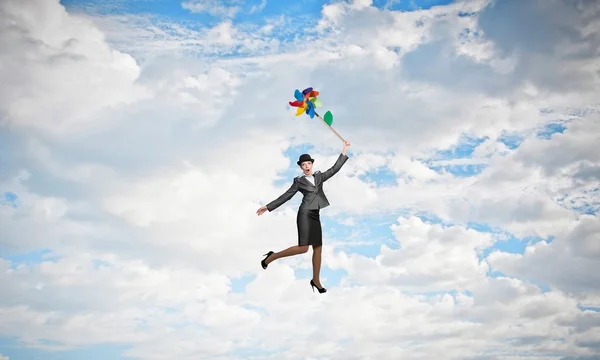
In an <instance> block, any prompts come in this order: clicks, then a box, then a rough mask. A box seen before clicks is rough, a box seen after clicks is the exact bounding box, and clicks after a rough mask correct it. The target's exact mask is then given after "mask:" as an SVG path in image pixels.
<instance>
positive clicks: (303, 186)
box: [267, 154, 348, 211]
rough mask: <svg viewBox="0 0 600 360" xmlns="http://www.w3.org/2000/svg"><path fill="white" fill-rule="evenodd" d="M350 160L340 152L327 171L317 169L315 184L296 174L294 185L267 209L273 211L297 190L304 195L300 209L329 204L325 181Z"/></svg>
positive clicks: (268, 205)
mask: <svg viewBox="0 0 600 360" xmlns="http://www.w3.org/2000/svg"><path fill="white" fill-rule="evenodd" d="M346 160H348V156H347V155H344V154H340V156H339V157H338V159H337V161H336V162H335V164H334V165H333V166H332V167H331V168H329V169H327V171H325V172H323V173H322V172H320V171H316V172H314V173H313V176H314V180H315V184H314V185H313V184H311V182H310V181H308V180H307V179H305V178H304V176H296V177H295V178H294V182H293V183H292V186H290V188H289V189H288V190H287V191H286V192H284V193H283V194H282V195H281V196H279V197H278V198H277V199H275V200H273V201H271V202H270V203H268V204H267V209H268V210H269V211H273V210H275V209H277V208H278V207H280V206H281V205H283V204H284V203H285V202H286V201H288V200H290V199H291V198H292V197H294V195H295V194H296V192H298V191H300V192H301V193H302V195H303V196H304V197H303V198H302V203H301V204H300V207H299V209H300V210H317V209H322V208H325V207H327V206H329V201H328V200H327V197H326V196H325V193H324V192H323V183H324V182H325V181H327V180H328V179H329V178H331V177H332V176H333V175H335V174H337V172H338V171H340V169H341V168H342V166H343V165H344V163H345V162H346Z"/></svg>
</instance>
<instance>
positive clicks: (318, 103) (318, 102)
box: [308, 97, 323, 108]
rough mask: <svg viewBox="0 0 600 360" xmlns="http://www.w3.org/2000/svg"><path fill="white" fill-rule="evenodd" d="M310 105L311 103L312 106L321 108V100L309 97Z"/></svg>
mask: <svg viewBox="0 0 600 360" xmlns="http://www.w3.org/2000/svg"><path fill="white" fill-rule="evenodd" d="M308 100H309V101H310V102H311V103H313V105H314V106H315V107H316V108H318V107H321V106H323V103H322V102H321V100H319V98H317V97H311V98H310V99H308Z"/></svg>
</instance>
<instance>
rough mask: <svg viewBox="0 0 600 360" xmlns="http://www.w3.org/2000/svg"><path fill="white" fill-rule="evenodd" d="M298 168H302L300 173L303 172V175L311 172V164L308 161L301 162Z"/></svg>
mask: <svg viewBox="0 0 600 360" xmlns="http://www.w3.org/2000/svg"><path fill="white" fill-rule="evenodd" d="M300 167H301V168H302V171H304V172H305V173H308V172H310V171H311V170H312V162H310V161H304V162H301V163H300Z"/></svg>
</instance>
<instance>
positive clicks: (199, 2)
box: [181, 0, 241, 17]
mask: <svg viewBox="0 0 600 360" xmlns="http://www.w3.org/2000/svg"><path fill="white" fill-rule="evenodd" d="M227 3H232V5H230V6H228V5H224V4H223V1H216V0H189V1H184V2H182V3H181V6H182V7H183V8H184V9H187V10H189V11H191V12H193V13H204V12H207V13H209V14H211V15H214V16H225V17H233V16H235V15H236V14H237V13H238V12H240V11H241V8H240V7H239V6H235V5H233V4H236V3H240V1H236V0H233V1H227Z"/></svg>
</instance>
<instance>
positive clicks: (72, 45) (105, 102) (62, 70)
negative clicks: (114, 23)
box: [0, 1, 147, 132]
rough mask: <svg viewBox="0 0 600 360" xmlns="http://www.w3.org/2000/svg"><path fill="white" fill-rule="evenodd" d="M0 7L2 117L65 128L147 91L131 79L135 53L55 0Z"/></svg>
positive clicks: (49, 128) (135, 73) (50, 128)
mask: <svg viewBox="0 0 600 360" xmlns="http://www.w3.org/2000/svg"><path fill="white" fill-rule="evenodd" d="M0 12H1V14H2V17H1V18H0V27H1V28H2V34H3V36H2V38H1V40H0V41H1V42H2V43H1V46H2V48H3V49H7V50H8V51H3V52H2V55H0V56H1V57H0V61H1V62H2V63H3V66H2V68H1V70H0V74H1V76H2V79H3V84H4V85H3V86H2V90H1V91H2V92H1V93H0V101H1V102H0V107H1V109H2V114H3V118H4V121H5V122H6V121H8V122H11V123H18V124H20V125H24V126H32V127H42V128H43V129H44V130H47V131H55V132H58V131H60V132H71V131H73V130H72V128H73V127H78V128H79V127H81V126H87V123H88V122H89V121H93V120H99V121H108V122H110V118H107V117H103V116H102V115H101V114H100V113H101V111H102V110H103V109H104V108H106V107H112V106H119V105H121V104H129V103H131V102H133V101H135V100H137V99H140V98H143V97H145V96H146V95H147V94H146V91H145V89H144V88H143V87H141V86H139V85H137V84H136V83H135V81H136V79H137V78H138V76H139V72H140V69H139V67H138V66H137V64H136V62H135V60H134V59H133V58H132V57H131V56H129V55H127V54H124V53H121V52H119V51H116V50H114V49H112V48H110V47H109V46H108V45H107V44H106V42H105V39H104V35H103V34H102V33H101V32H100V31H98V29H96V28H95V27H93V26H91V24H90V23H89V22H87V21H85V20H84V19H81V18H78V17H75V16H72V15H70V14H68V13H67V12H66V10H65V9H64V8H63V7H62V6H60V5H59V4H58V1H32V2H28V3H26V4H25V3H21V2H15V1H4V2H2V5H0ZM39 19H44V20H43V21H40V20H39Z"/></svg>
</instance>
